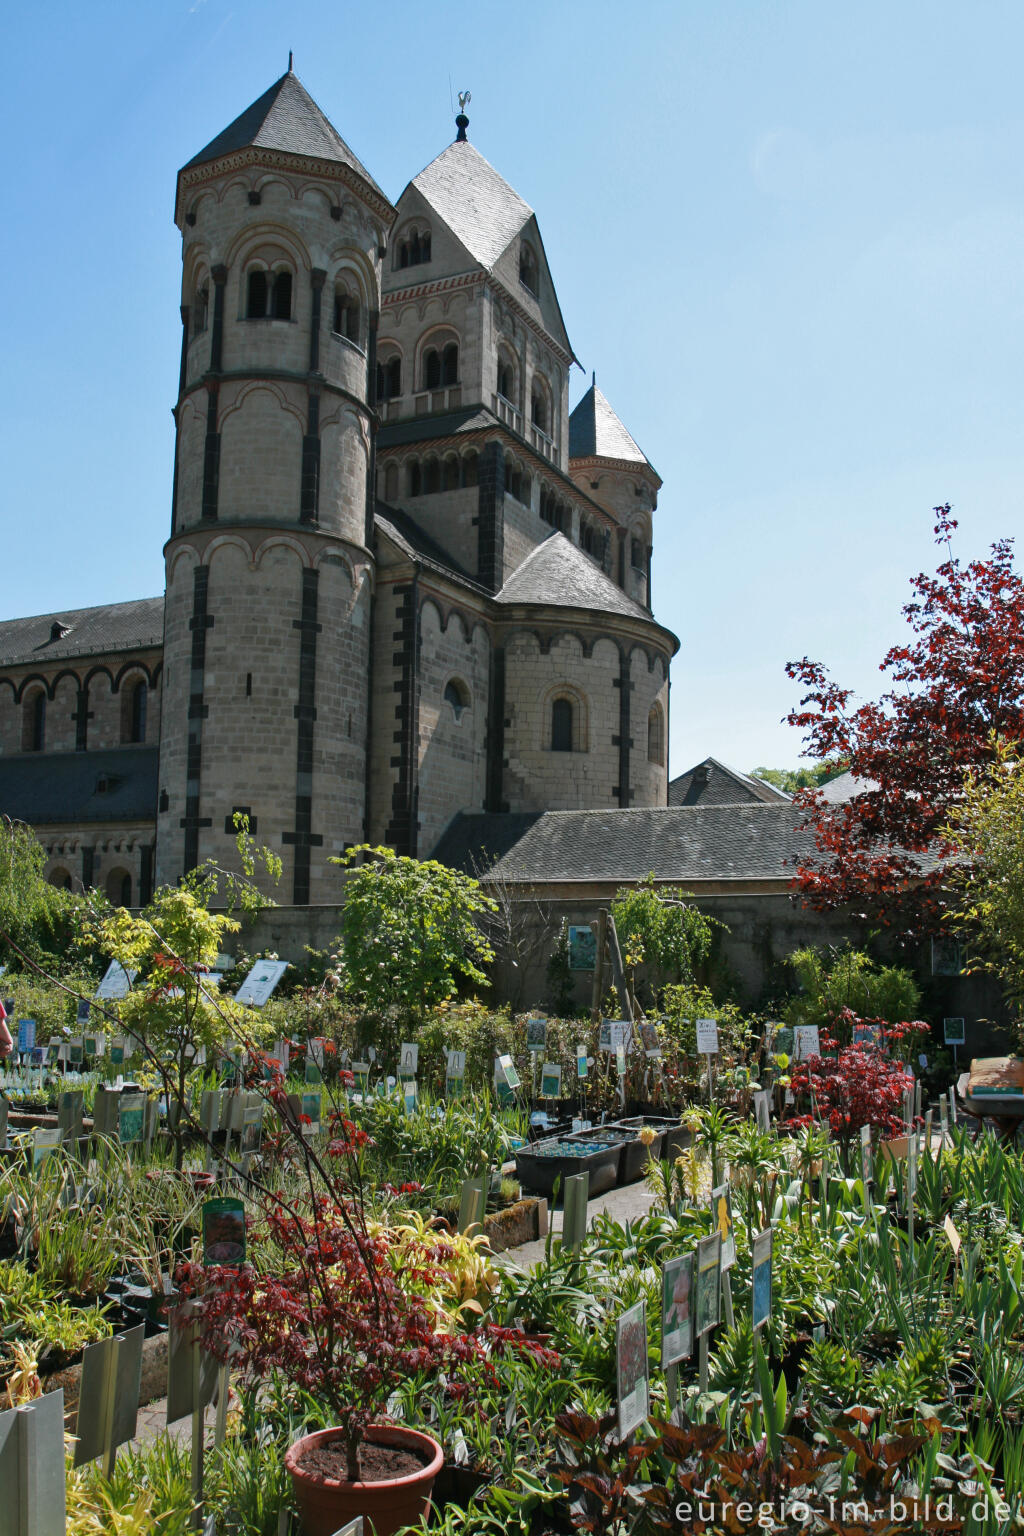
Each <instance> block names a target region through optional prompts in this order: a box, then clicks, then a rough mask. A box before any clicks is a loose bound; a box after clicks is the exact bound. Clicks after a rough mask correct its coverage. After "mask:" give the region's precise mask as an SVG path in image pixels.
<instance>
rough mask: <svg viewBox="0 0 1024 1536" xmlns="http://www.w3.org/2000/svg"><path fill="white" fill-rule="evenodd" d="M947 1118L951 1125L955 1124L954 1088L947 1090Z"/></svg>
mask: <svg viewBox="0 0 1024 1536" xmlns="http://www.w3.org/2000/svg"><path fill="white" fill-rule="evenodd" d="M949 1119H950V1123H951V1124H952V1125H956V1089H955V1088H951V1089H950V1090H949Z"/></svg>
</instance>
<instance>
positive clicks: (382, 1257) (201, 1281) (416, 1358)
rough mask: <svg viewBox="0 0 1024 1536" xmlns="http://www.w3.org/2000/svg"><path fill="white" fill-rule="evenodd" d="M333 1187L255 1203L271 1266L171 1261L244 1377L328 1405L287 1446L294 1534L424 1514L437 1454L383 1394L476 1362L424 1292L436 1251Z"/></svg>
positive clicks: (347, 1125) (344, 1142)
mask: <svg viewBox="0 0 1024 1536" xmlns="http://www.w3.org/2000/svg"><path fill="white" fill-rule="evenodd" d="M367 1141H368V1137H367V1135H366V1132H364V1131H361V1130H360V1129H359V1128H358V1127H357V1126H355V1125H354V1124H352V1122H350V1121H348V1120H344V1119H341V1120H339V1121H338V1122H337V1124H336V1126H335V1135H334V1137H333V1139H332V1141H331V1142H330V1143H329V1149H330V1151H331V1155H332V1156H333V1157H335V1158H338V1159H342V1160H345V1159H356V1160H357V1159H358V1155H359V1153H360V1151H361V1149H362V1147H364V1146H365V1145H366V1143H367ZM347 1187H348V1190H349V1193H348V1194H347V1195H342V1193H341V1189H340V1185H336V1186H335V1188H334V1189H333V1191H332V1194H331V1195H330V1196H324V1197H319V1196H318V1197H317V1198H316V1199H315V1201H314V1203H313V1205H312V1208H311V1209H310V1210H309V1211H306V1212H300V1211H299V1210H297V1209H296V1208H294V1207H288V1206H286V1205H285V1204H284V1203H283V1202H282V1201H281V1200H280V1197H278V1198H277V1199H276V1200H275V1201H274V1202H272V1203H271V1204H270V1205H269V1206H268V1208H267V1210H266V1211H265V1213H264V1217H263V1222H264V1235H265V1236H266V1238H267V1239H268V1241H269V1251H270V1252H272V1254H273V1260H272V1263H273V1272H261V1271H259V1270H258V1269H257V1268H256V1267H254V1266H253V1265H252V1264H245V1265H243V1266H242V1267H241V1268H238V1269H233V1268H226V1267H212V1268H206V1269H204V1268H203V1267H201V1266H198V1265H188V1266H184V1267H183V1269H182V1270H181V1271H179V1280H180V1283H181V1285H182V1289H183V1292H184V1294H187V1295H192V1296H195V1297H196V1298H197V1310H198V1313H199V1317H200V1319H201V1324H202V1327H203V1338H204V1343H205V1344H206V1346H207V1347H208V1348H209V1349H210V1350H211V1352H212V1353H214V1354H215V1355H216V1356H217V1357H218V1358H220V1359H226V1358H227V1357H228V1355H229V1353H230V1356H231V1360H232V1365H233V1367H234V1368H235V1369H240V1370H241V1371H242V1372H243V1374H244V1375H245V1376H247V1377H248V1378H249V1379H250V1381H251V1382H253V1383H254V1384H255V1383H257V1382H258V1381H259V1380H261V1379H262V1378H263V1377H265V1376H266V1375H267V1374H268V1373H272V1374H276V1375H278V1376H279V1377H282V1378H283V1379H284V1380H285V1381H286V1382H287V1383H290V1384H291V1385H293V1386H294V1387H295V1388H297V1389H299V1390H300V1391H301V1392H302V1393H305V1394H308V1396H310V1397H312V1398H314V1399H315V1400H316V1401H317V1402H318V1403H320V1404H322V1405H323V1406H324V1407H326V1408H328V1409H329V1410H330V1414H331V1417H332V1418H333V1421H334V1422H333V1424H332V1426H331V1427H330V1428H329V1429H321V1430H317V1431H315V1432H314V1433H312V1434H308V1435H305V1436H303V1437H302V1438H301V1439H299V1440H297V1441H296V1442H295V1443H294V1444H293V1445H292V1446H291V1447H290V1448H289V1450H288V1452H287V1455H286V1466H287V1469H288V1472H289V1474H290V1475H291V1478H292V1483H293V1487H294V1492H295V1499H296V1503H297V1504H298V1507H299V1510H300V1513H301V1516H302V1524H303V1530H304V1531H305V1533H306V1536H333V1533H334V1532H335V1531H337V1530H338V1529H339V1528H340V1527H341V1526H343V1525H344V1524H345V1523H346V1522H347V1521H349V1520H351V1519H353V1518H354V1517H355V1516H357V1515H362V1516H363V1518H364V1519H365V1520H366V1522H367V1526H368V1528H369V1529H370V1530H372V1531H373V1532H374V1533H375V1536H390V1533H391V1532H393V1531H396V1530H398V1529H399V1528H400V1527H402V1526H404V1525H408V1524H415V1523H416V1521H418V1520H419V1519H420V1517H421V1516H422V1515H423V1514H424V1513H425V1511H426V1509H427V1507H428V1503H429V1499H430V1493H431V1488H432V1486H433V1482H434V1478H435V1477H436V1475H437V1472H438V1470H439V1469H440V1467H441V1465H442V1462H443V1460H444V1455H443V1451H442V1448H441V1446H440V1445H439V1444H438V1443H437V1441H436V1440H433V1439H432V1438H431V1437H430V1436H429V1435H425V1434H422V1433H421V1432H420V1431H418V1430H413V1429H408V1428H406V1427H405V1426H403V1425H398V1424H389V1423H386V1422H385V1420H386V1418H387V1403H388V1400H389V1398H390V1397H391V1395H392V1393H394V1392H395V1391H396V1389H397V1388H398V1387H399V1386H400V1385H401V1384H402V1383H403V1382H405V1381H408V1380H409V1378H410V1377H415V1376H417V1375H420V1374H422V1373H426V1372H431V1371H437V1370H439V1369H441V1368H442V1367H443V1368H444V1369H445V1371H446V1373H447V1374H448V1375H449V1376H451V1375H452V1374H453V1373H454V1372H455V1371H457V1368H458V1365H459V1363H460V1362H461V1361H466V1360H470V1359H476V1358H479V1356H480V1354H481V1353H482V1348H483V1346H482V1343H481V1341H480V1340H478V1339H477V1338H475V1337H474V1336H472V1335H469V1334H464V1333H461V1332H458V1331H454V1330H453V1329H452V1326H451V1321H450V1319H449V1320H447V1321H446V1320H445V1319H444V1317H443V1316H439V1313H438V1310H437V1308H436V1307H435V1306H433V1305H432V1303H431V1300H430V1295H431V1293H432V1292H433V1291H436V1289H437V1283H438V1276H437V1261H436V1259H435V1257H434V1254H433V1252H432V1249H431V1247H430V1245H429V1243H428V1242H426V1241H425V1242H423V1243H421V1244H417V1243H413V1242H412V1241H411V1240H410V1237H409V1233H408V1230H406V1231H405V1232H404V1233H402V1234H401V1236H400V1237H399V1235H398V1234H397V1233H394V1232H390V1231H389V1230H388V1229H386V1228H381V1227H377V1226H375V1227H374V1228H373V1229H372V1230H371V1228H370V1226H369V1224H368V1223H367V1221H366V1219H365V1214H364V1212H363V1208H362V1202H361V1199H360V1198H359V1188H360V1184H359V1182H358V1180H356V1181H354V1182H353V1183H351V1184H349V1185H348V1186H347Z"/></svg>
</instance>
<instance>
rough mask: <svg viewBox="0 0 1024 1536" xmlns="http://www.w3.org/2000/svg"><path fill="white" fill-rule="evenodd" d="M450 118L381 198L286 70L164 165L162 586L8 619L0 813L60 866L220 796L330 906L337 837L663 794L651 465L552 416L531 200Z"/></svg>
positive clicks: (547, 273) (590, 424) (501, 833)
mask: <svg viewBox="0 0 1024 1536" xmlns="http://www.w3.org/2000/svg"><path fill="white" fill-rule="evenodd" d="M456 126H457V129H458V132H457V136H456V138H455V140H454V142H451V143H449V144H447V145H446V146H445V147H444V148H443V149H442V150H441V151H440V153H438V154H437V155H436V156H435V157H434V158H433V159H432V160H431V161H430V162H429V164H428V165H426V166H425V167H424V169H423V170H422V171H420V172H419V174H418V175H416V176H414V177H413V179H412V180H411V181H410V182H409V183H408V185H407V186H406V187H405V189H404V190H403V192H402V193H401V195H400V196H399V198H398V199H397V202H396V203H395V204H394V205H392V204H391V202H389V200H388V198H387V197H386V196H385V195H384V193H383V192H382V191H381V190H380V188H379V187H378V186H377V184H376V183H375V182H374V180H373V178H372V177H371V176H370V174H369V172H368V171H367V170H366V169H365V168H364V167H363V166H362V165H361V164H360V162H359V161H358V160H357V159H356V157H355V155H354V154H353V153H352V151H351V150H350V149H349V147H348V145H347V144H346V143H345V141H344V140H343V139H342V138H341V136H340V135H339V134H338V132H337V131H336V130H335V128H334V127H332V125H331V123H330V122H329V121H328V120H327V118H326V117H325V116H324V114H323V113H322V112H321V110H320V108H319V107H318V106H317V105H316V103H315V102H314V101H313V99H312V97H311V96H309V94H308V93H307V92H306V90H305V89H304V87H303V86H302V85H301V83H300V82H299V80H298V79H297V77H296V76H295V75H294V74H293V73H292V71H291V69H289V71H288V73H287V74H285V75H284V76H282V78H281V79H280V80H278V81H277V82H276V84H275V85H273V86H271V88H270V90H268V91H267V92H265V94H264V95H263V96H261V97H260V98H259V99H258V100H257V101H255V102H253V104H252V105H251V106H250V107H248V108H247V110H246V111H244V112H243V113H242V114H241V116H240V117H238V118H236V119H235V121H234V122H233V123H231V124H230V125H229V127H227V128H226V129H224V131H223V132H222V133H220V134H219V135H218V136H217V137H216V138H215V139H214V140H213V141H212V142H211V143H210V144H208V145H207V146H206V148H205V149H203V150H202V151H200V153H199V154H198V155H196V156H195V158H194V159H192V160H190V161H189V162H188V164H187V165H185V166H184V168H183V169H182V170H181V172H180V173H179V176H178V186H177V198H176V205H175V222H176V224H177V226H178V229H179V230H180V231H181V237H182V262H183V272H182V294H181V318H182V346H181V367H180V376H179V382H178V394H177V403H176V406H175V410H174V420H175V433H176V441H175V461H174V481H173V488H172V495H171V501H172V514H171V529H170V537H169V539H168V541H167V543H166V545H165V550H164V553H165V562H166V590H165V593H164V595H163V596H154V597H151V598H148V599H142V600H140V601H135V602H128V603H118V604H109V605H105V606H103V607H97V608H81V609H70V610H64V611H63V612H62V613H57V614H43V615H38V616H36V617H34V618H27V619H11V620H5V621H2V622H0V813H6V814H8V815H11V816H15V817H18V818H20V819H22V820H24V821H26V822H28V823H30V824H31V825H32V826H33V827H35V829H36V831H37V834H38V835H39V837H40V839H41V840H42V841H43V843H44V845H45V847H46V850H47V875H48V878H50V879H51V880H52V881H53V882H54V883H55V884H59V885H66V886H75V887H78V886H79V885H81V886H99V887H101V888H102V889H104V890H105V891H106V893H107V895H108V896H109V897H110V899H111V900H112V901H116V902H119V903H121V904H122V905H125V906H129V905H135V906H137V905H140V904H144V903H145V902H146V901H148V899H149V897H150V895H151V894H152V890H153V888H154V885H156V884H173V883H174V882H175V881H177V880H179V879H180V878H181V876H182V874H183V873H185V872H187V871H189V870H191V869H194V868H195V867H196V866H197V865H199V864H201V863H202V862H203V861H204V860H205V859H207V858H211V857H212V858H214V859H216V860H217V861H218V862H219V863H222V864H226V865H228V866H231V865H232V864H233V863H234V862H235V861H236V859H237V854H236V851H235V847H234V836H235V817H236V815H237V814H238V813H240V812H241V813H245V814H246V815H247V816H248V817H249V824H250V828H251V830H252V832H253V833H254V835H255V836H256V837H257V839H258V840H259V841H260V842H261V843H264V844H266V845H267V846H268V847H269V848H271V849H272V850H273V851H274V852H275V853H277V854H279V855H280V857H281V859H282V861H283V865H284V878H283V880H282V881H281V882H280V884H279V885H277V886H276V888H275V889H274V891H273V895H274V898H275V900H276V901H278V902H279V903H280V904H281V905H283V906H287V905H294V906H298V907H305V906H309V905H312V906H318V905H327V906H331V905H332V904H333V903H335V902H337V901H338V900H339V898H340V896H341V893H342V889H343V878H342V875H341V872H340V871H339V869H338V868H337V866H335V865H332V864H331V863H330V862H329V861H330V858H331V855H333V854H336V853H340V852H342V851H343V850H344V849H345V847H346V846H351V845H352V844H354V843H361V842H364V841H369V842H374V843H378V842H379V843H386V844H388V845H389V846H391V847H392V848H394V849H396V850H397V851H398V852H400V853H405V854H410V855H414V856H417V857H426V856H430V855H436V856H438V857H441V858H445V859H448V860H449V861H451V862H458V860H459V858H460V857H461V855H460V854H459V853H458V845H459V843H460V839H461V840H462V843H463V844H465V838H466V837H468V836H471V837H472V850H473V853H474V856H475V855H476V854H477V853H478V852H479V850H480V848H481V847H482V846H483V845H484V843H486V845H487V848H488V850H489V851H490V852H491V853H493V852H494V851H495V850H497V849H498V848H500V847H507V846H508V841H509V838H510V837H511V836H512V835H513V834H514V833H515V829H516V828H517V827H518V828H520V830H521V829H522V827H523V826H524V825H526V823H528V822H529V821H530V820H531V819H536V818H537V817H539V816H542V815H543V814H544V813H546V812H550V811H559V812H563V811H564V812H573V811H581V810H599V811H602V812H603V811H609V812H611V811H633V810H635V809H637V808H643V807H656V806H663V805H665V803H666V799H667V794H668V718H669V666H670V662H671V659H672V656H673V655H674V654H675V652H676V650H677V648H678V642H677V640H676V638H675V636H674V635H672V634H671V633H670V632H669V631H668V630H666V629H665V628H663V626H662V625H660V624H659V623H658V622H657V621H656V619H655V618H654V614H653V612H652V609H651V551H652V545H653V520H654V512H655V508H656V505H657V498H658V492H659V490H660V487H661V481H660V479H659V477H658V475H657V473H656V472H655V470H654V469H653V467H652V465H651V464H650V462H649V460H648V459H647V458H646V456H645V455H644V453H643V452H642V451H641V449H640V448H639V447H638V445H637V443H636V442H635V440H634V439H633V437H632V436H631V434H630V433H629V432H628V431H627V430H626V427H625V426H624V424H623V423H622V422H621V421H620V420H619V418H618V417H617V416H616V414H615V412H614V411H613V409H612V407H611V405H610V403H609V402H608V400H606V398H605V397H604V395H603V394H602V393H601V392H600V391H599V390H598V389H597V388H596V385H594V386H593V387H592V388H591V389H590V391H589V392H588V393H587V394H585V395H584V397H583V399H582V400H581V401H580V403H579V404H578V405H577V406H576V408H575V409H574V410H573V411H572V412H571V413H570V410H569V381H570V376H571V372H572V369H573V368H574V367H576V366H578V364H577V360H576V356H575V353H574V350H573V347H572V345H571V343H570V340H569V336H568V333H567V330H566V326H565V322H564V319H563V315H562V311H561V307H560V305H559V301H558V295H557V291H556V288H555V282H554V276H553V273H552V271H551V269H550V266H549V264H548V260H547V255H546V252H545V248H544V242H543V239H542V237H541V231H540V227H539V224H538V220H537V217H536V215H535V213H534V212H533V210H532V208H530V206H529V205H528V204H527V203H526V202H525V201H524V199H523V198H522V197H521V196H520V195H519V193H518V192H517V191H516V190H515V189H514V188H513V187H511V186H510V185H509V184H508V182H506V181H505V180H504V178H503V177H502V175H501V174H500V172H499V171H498V170H497V169H496V168H495V167H494V166H492V165H491V164H490V163H489V162H488V161H487V160H486V158H485V157H484V156H483V154H481V152H480V151H479V150H478V149H477V148H476V146H475V145H474V144H473V143H471V142H470V140H469V137H468V132H467V130H468V127H469V124H468V120H467V119H466V117H465V115H464V114H460V115H459V117H458V118H457V119H456ZM467 819H469V820H471V821H472V823H473V825H472V830H471V833H470V832H469V831H467V830H466V824H467ZM460 828H461V829H462V831H460ZM463 833H465V836H463ZM453 850H454V851H453ZM463 852H465V847H463Z"/></svg>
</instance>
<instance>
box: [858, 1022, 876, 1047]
mask: <svg viewBox="0 0 1024 1536" xmlns="http://www.w3.org/2000/svg"><path fill="white" fill-rule="evenodd" d="M853 1044H854V1045H869V1046H872V1047H873V1048H874V1049H875V1050H880V1049H881V1046H882V1026H881V1024H855V1025H854V1026H853Z"/></svg>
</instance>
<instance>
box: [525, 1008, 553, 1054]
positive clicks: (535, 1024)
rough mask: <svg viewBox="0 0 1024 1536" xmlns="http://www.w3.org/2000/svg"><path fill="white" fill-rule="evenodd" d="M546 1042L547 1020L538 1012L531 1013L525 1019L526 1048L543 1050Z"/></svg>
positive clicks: (545, 1047)
mask: <svg viewBox="0 0 1024 1536" xmlns="http://www.w3.org/2000/svg"><path fill="white" fill-rule="evenodd" d="M547 1044H548V1021H547V1019H545V1018H544V1017H543V1016H542V1015H540V1014H532V1015H531V1016H530V1018H528V1019H527V1021H526V1049H527V1050H528V1051H544V1050H546V1049H547Z"/></svg>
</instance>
